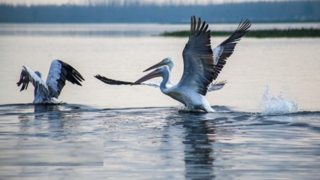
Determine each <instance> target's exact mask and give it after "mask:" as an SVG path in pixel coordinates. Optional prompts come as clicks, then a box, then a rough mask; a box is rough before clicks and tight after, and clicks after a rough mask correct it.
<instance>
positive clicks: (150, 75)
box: [131, 70, 161, 86]
mask: <svg viewBox="0 0 320 180" xmlns="http://www.w3.org/2000/svg"><path fill="white" fill-rule="evenodd" d="M160 76H161V72H159V71H158V70H154V71H152V72H151V73H149V74H147V75H145V76H143V77H142V78H140V79H138V80H137V81H136V82H134V83H132V84H131V86H132V85H136V84H140V83H142V82H144V81H147V80H149V79H152V78H155V77H160Z"/></svg>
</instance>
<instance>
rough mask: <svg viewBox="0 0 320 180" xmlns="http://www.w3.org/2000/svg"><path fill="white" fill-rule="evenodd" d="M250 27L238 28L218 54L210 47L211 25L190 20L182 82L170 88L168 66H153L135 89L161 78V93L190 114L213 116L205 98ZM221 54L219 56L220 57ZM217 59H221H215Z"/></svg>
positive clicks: (242, 24)
mask: <svg viewBox="0 0 320 180" xmlns="http://www.w3.org/2000/svg"><path fill="white" fill-rule="evenodd" d="M250 26H251V24H250V21H249V20H246V21H244V23H241V22H240V24H239V26H238V28H237V30H236V32H234V33H233V34H232V35H231V36H230V37H229V38H228V39H227V40H225V41H223V42H222V43H221V44H220V47H219V46H218V47H219V48H218V49H217V50H216V51H214V52H213V51H212V49H211V43H210V30H208V24H206V22H205V21H204V22H203V23H202V25H201V19H200V18H199V20H198V23H197V22H196V19H195V17H194V16H193V17H192V18H191V29H190V36H189V40H188V43H187V44H186V46H185V48H184V50H183V53H182V55H183V62H184V71H183V75H182V77H181V79H180V82H179V83H178V84H176V85H174V86H171V87H168V86H167V82H168V80H169V79H170V75H171V73H170V71H169V68H168V66H161V65H160V67H158V68H157V66H156V65H155V66H152V67H151V68H149V69H147V70H150V69H153V68H157V69H156V70H154V71H153V72H151V73H149V74H147V75H145V76H143V77H142V78H140V79H138V80H137V81H136V82H134V83H133V84H132V85H135V84H139V83H142V82H144V81H147V80H149V79H152V78H155V77H162V79H163V80H162V82H161V84H160V89H161V91H162V93H163V94H165V95H168V96H170V97H171V98H173V99H175V100H177V101H179V102H180V103H182V104H184V105H185V106H186V108H187V109H188V110H203V111H205V112H214V110H213V109H212V108H211V106H210V104H209V103H208V101H207V100H206V99H205V98H204V96H205V95H206V93H207V90H208V86H209V84H210V83H211V82H212V81H213V80H215V79H216V78H217V77H218V75H219V73H220V71H221V70H222V68H223V66H224V65H225V64H226V59H227V58H228V57H229V56H230V55H231V54H232V52H233V50H234V47H235V45H236V43H237V42H238V41H239V40H240V38H241V37H242V36H243V35H244V34H245V33H246V32H247V31H248V29H249V28H250ZM219 54H220V56H219ZM215 56H218V57H215Z"/></svg>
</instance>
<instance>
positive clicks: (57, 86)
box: [47, 60, 84, 98]
mask: <svg viewBox="0 0 320 180" xmlns="http://www.w3.org/2000/svg"><path fill="white" fill-rule="evenodd" d="M66 80H68V81H69V82H71V83H72V84H77V85H79V86H81V84H80V82H82V81H84V78H83V77H82V75H81V74H80V73H79V72H78V71H77V70H76V69H74V68H73V67H72V66H70V65H69V64H67V63H65V62H62V61H60V60H53V61H52V63H51V66H50V70H49V74H48V77H47V85H48V88H49V92H50V96H51V97H55V98H58V97H59V95H60V93H61V90H62V88H63V87H64V85H65V83H66Z"/></svg>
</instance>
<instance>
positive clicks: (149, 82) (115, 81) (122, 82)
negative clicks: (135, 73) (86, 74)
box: [94, 74, 160, 88]
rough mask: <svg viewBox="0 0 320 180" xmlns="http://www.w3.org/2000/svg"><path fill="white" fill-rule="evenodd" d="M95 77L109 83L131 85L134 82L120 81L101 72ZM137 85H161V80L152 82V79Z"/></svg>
mask: <svg viewBox="0 0 320 180" xmlns="http://www.w3.org/2000/svg"><path fill="white" fill-rule="evenodd" d="M94 77H95V78H97V79H99V80H100V81H102V82H104V83H106V84H109V85H131V84H132V83H133V82H127V81H119V80H114V79H109V78H107V77H104V76H100V75H99V74H97V75H95V76H94ZM137 85H147V86H152V87H156V88H158V87H160V82H152V81H147V82H143V83H139V84H137Z"/></svg>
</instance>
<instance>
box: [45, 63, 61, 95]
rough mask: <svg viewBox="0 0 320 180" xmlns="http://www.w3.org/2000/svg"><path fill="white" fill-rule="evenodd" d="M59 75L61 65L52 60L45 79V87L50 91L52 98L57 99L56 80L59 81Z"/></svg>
mask: <svg viewBox="0 0 320 180" xmlns="http://www.w3.org/2000/svg"><path fill="white" fill-rule="evenodd" d="M60 74H61V64H60V62H59V61H57V60H53V61H52V63H51V66H50V70H49V74H48V77H47V85H48V87H49V88H50V90H51V93H52V96H53V97H55V98H58V96H59V88H58V81H57V80H58V79H60Z"/></svg>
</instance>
